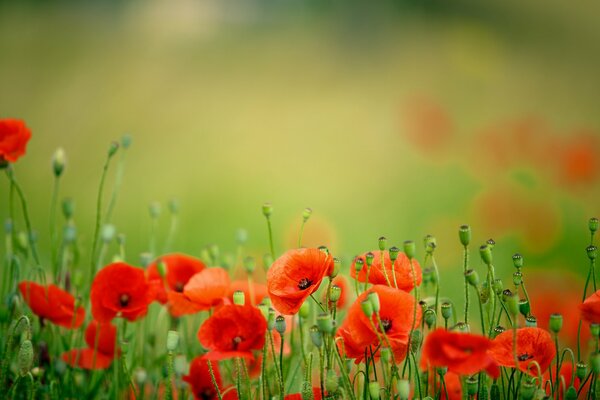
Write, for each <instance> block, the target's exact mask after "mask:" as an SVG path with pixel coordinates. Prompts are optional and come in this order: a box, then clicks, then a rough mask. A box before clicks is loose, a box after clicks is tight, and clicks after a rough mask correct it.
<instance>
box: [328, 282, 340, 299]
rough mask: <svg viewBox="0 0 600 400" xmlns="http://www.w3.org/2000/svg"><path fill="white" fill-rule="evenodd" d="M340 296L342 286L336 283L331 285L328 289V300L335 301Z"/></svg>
mask: <svg viewBox="0 0 600 400" xmlns="http://www.w3.org/2000/svg"><path fill="white" fill-rule="evenodd" d="M341 296H342V288H341V287H339V286H338V285H331V288H330V289H329V301H331V302H332V303H337V302H338V300H339V299H340V297H341Z"/></svg>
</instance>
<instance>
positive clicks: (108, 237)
mask: <svg viewBox="0 0 600 400" xmlns="http://www.w3.org/2000/svg"><path fill="white" fill-rule="evenodd" d="M116 232H117V229H116V228H115V226H114V225H111V224H106V225H104V226H103V227H102V232H101V234H100V236H101V237H102V241H103V242H104V243H106V244H108V243H110V242H112V240H113V238H114V237H115V233H116Z"/></svg>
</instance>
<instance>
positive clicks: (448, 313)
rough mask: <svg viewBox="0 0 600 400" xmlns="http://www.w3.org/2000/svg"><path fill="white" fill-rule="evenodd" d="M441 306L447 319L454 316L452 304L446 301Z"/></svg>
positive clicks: (443, 315)
mask: <svg viewBox="0 0 600 400" xmlns="http://www.w3.org/2000/svg"><path fill="white" fill-rule="evenodd" d="M440 308H441V310H442V317H444V319H445V320H449V319H450V318H452V304H450V303H447V302H444V303H442V305H441V306H440Z"/></svg>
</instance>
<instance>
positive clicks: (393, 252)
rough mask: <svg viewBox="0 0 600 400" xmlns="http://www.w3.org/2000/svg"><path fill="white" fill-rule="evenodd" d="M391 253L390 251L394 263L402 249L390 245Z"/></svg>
mask: <svg viewBox="0 0 600 400" xmlns="http://www.w3.org/2000/svg"><path fill="white" fill-rule="evenodd" d="M389 253H390V260H391V261H392V264H393V263H394V262H395V261H396V259H397V258H398V253H400V249H399V248H397V247H396V246H392V247H390V250H389Z"/></svg>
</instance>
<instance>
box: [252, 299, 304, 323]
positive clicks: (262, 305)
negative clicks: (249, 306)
mask: <svg viewBox="0 0 600 400" xmlns="http://www.w3.org/2000/svg"><path fill="white" fill-rule="evenodd" d="M257 307H258V309H259V310H260V312H261V314H262V315H263V317H264V318H265V321H268V320H269V305H268V304H265V303H260V304H259V305H258V306H257ZM301 308H302V307H301Z"/></svg>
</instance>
